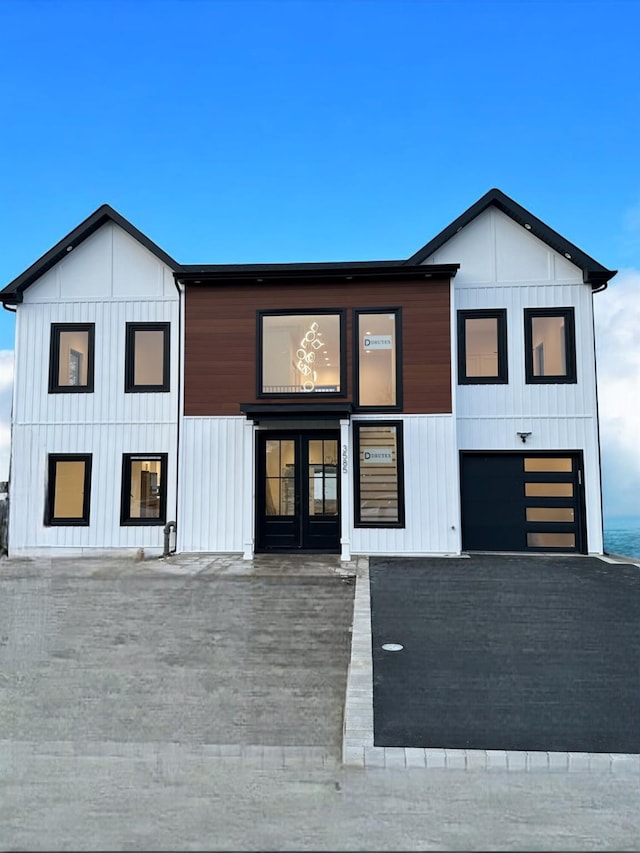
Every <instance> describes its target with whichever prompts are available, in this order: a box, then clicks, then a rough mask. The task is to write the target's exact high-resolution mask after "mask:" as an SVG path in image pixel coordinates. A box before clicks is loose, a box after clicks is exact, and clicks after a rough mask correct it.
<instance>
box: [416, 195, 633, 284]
mask: <svg viewBox="0 0 640 853" xmlns="http://www.w3.org/2000/svg"><path fill="white" fill-rule="evenodd" d="M492 205H493V206H494V207H497V208H498V210H501V211H502V212H503V213H506V215H507V216H509V217H511V219H513V221H514V222H517V223H518V224H519V225H522V226H523V227H524V228H526V229H527V231H529V232H530V233H531V234H534V235H535V236H536V237H538V238H539V239H540V240H542V242H543V243H546V244H547V246H549V247H550V248H552V249H554V251H556V252H559V254H561V255H563V256H564V257H565V258H567V260H569V261H570V262H571V263H573V264H575V265H576V266H577V267H579V268H580V269H581V270H582V277H583V281H584V282H585V284H590V285H591V286H592V287H593V289H594V290H604V289H605V287H606V286H607V282H608V281H609V279H611V278H613V276H614V275H615V274H616V272H617V270H608V269H607V268H606V267H603V266H602V264H599V263H598V262H597V261H596V260H594V259H593V258H592V257H590V256H589V255H587V254H586V252H583V251H582V249H579V248H578V247H577V246H574V244H573V243H570V242H569V240H566V239H565V238H564V237H563V236H562V235H561V234H558V232H557V231H554V230H553V228H549V226H548V225H545V223H544V222H542V220H540V219H538V218H537V217H536V216H534V215H533V214H532V213H529V211H528V210H525V208H524V207H521V205H519V204H518V203H517V202H515V201H514V200H513V199H512V198H509V196H508V195H505V194H504V193H503V192H502V191H501V190H499V189H495V188H494V189H492V190H489V192H488V193H485V194H484V195H483V196H482V198H480V199H478V201H477V202H476V203H475V204H472V205H471V207H470V208H469V209H468V210H465V212H464V213H463V214H461V215H460V216H459V217H458V218H457V219H455V220H454V221H453V222H452V223H451V225H447V227H446V228H445V229H444V230H443V231H441V232H440V233H439V234H437V235H436V236H435V237H434V238H433V239H432V240H429V242H428V243H427V244H426V245H424V246H423V247H422V248H421V249H419V250H418V251H417V252H416V253H415V254H414V255H412V256H411V257H410V258H409V259H408V260H407V262H406V263H407V264H421V263H423V262H424V261H425V260H426V259H427V258H428V257H429V256H430V255H432V254H433V253H434V252H437V250H438V249H439V248H440V247H441V246H443V245H444V244H445V243H446V242H447V241H448V240H450V239H451V238H452V237H454V236H455V235H456V234H457V233H458V231H460V230H461V229H462V228H464V227H465V225H468V224H469V223H470V222H471V221H472V220H474V219H475V218H476V217H477V216H479V215H480V214H481V213H482V212H483V211H484V210H486V209H487V208H488V207H491V206H492Z"/></svg>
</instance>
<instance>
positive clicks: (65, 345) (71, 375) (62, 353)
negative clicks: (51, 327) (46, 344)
mask: <svg viewBox="0 0 640 853" xmlns="http://www.w3.org/2000/svg"><path fill="white" fill-rule="evenodd" d="M59 344H60V346H59V350H58V353H59V354H58V385H60V386H62V387H67V386H75V385H78V386H83V385H86V384H87V366H88V361H89V332H87V331H80V330H77V331H61V332H60V340H59Z"/></svg>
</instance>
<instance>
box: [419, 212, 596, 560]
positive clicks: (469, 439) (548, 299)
mask: <svg viewBox="0 0 640 853" xmlns="http://www.w3.org/2000/svg"><path fill="white" fill-rule="evenodd" d="M450 262H456V263H460V264H461V266H460V270H459V272H458V274H457V275H456V277H455V279H454V302H453V310H454V311H457V310H473V309H483V308H505V309H506V311H507V357H508V370H509V381H508V384H496V385H457V387H456V420H457V444H458V449H459V450H463V451H464V450H495V451H500V450H501V451H505V450H511V451H519V452H524V451H525V450H531V451H533V452H541V451H545V450H582V451H583V453H584V459H585V471H584V482H585V500H586V510H587V536H588V550H589V552H590V553H602V548H603V543H602V515H601V497H600V467H599V450H598V423H597V404H596V372H595V353H594V337H593V301H592V300H593V298H594V297H593V294H592V291H591V287H590V285H586V284H584V283H583V280H582V270H581V269H579V268H578V267H577V266H575V265H574V264H572V263H571V262H570V260H568V259H566V258H565V257H563V256H562V255H560V254H559V253H558V252H555V251H554V250H553V249H551V248H550V247H549V246H547V245H546V243H544V242H542V241H541V240H539V239H538V238H537V237H535V236H533V235H532V234H530V233H529V232H528V231H527V230H526V229H525V228H524V227H523V226H521V225H518V224H517V223H515V222H514V221H513V220H512V219H510V218H509V217H508V216H507V215H506V214H504V213H502V212H501V211H500V210H497V209H496V208H489V209H488V210H486V211H484V212H483V213H482V214H480V216H478V217H477V218H476V219H474V220H473V221H472V222H471V223H469V224H468V225H467V226H465V228H463V229H462V231H460V232H459V233H458V234H456V235H455V236H454V237H452V238H451V239H450V240H449V241H448V242H447V243H446V244H445V245H444V246H442V247H441V248H440V249H439V250H438V251H437V252H436V253H435V254H434V255H432V256H431V257H430V258H428V259H427V261H426V263H450ZM596 298H602V297H596ZM567 307H572V308H574V314H575V334H576V368H577V382H576V383H574V384H572V383H567V384H557V385H555V384H541V385H535V384H529V385H528V384H527V383H526V380H525V343H524V309H525V308H567ZM454 327H455V324H454ZM454 369H455V364H454ZM518 432H530V433H531V436H530V437H529V438H528V439H527V442H526V446H525V445H523V443H522V441H521V439H520V438H519V436H518V435H517V433H518Z"/></svg>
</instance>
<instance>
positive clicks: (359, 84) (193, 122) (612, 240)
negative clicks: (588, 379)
mask: <svg viewBox="0 0 640 853" xmlns="http://www.w3.org/2000/svg"><path fill="white" fill-rule="evenodd" d="M639 31H640V3H639V2H636V0H607V2H588V0H587V2H583V0H564V2H550V0H535V2H526V0H505V2H491V0H484V2H483V0H475V2H467V0H448V2H431V0H413V2H402V0H394V2H386V0H378V2H376V1H375V0H355V2H349V0H341V2H329V1H328V0H307V1H306V2H305V0H280V2H270V0H235V2H220V0H208V2H206V0H200V2H192V0H180V2H169V0H167V2H145V0H136V2H131V0H128V2H118V0H112V1H111V2H99V0H83V2H64V0H48V1H47V0H40V2H29V0H21V2H13V1H12V0H3V2H1V3H0V81H1V82H0V97H1V104H2V119H3V133H2V134H1V135H0V188H1V190H2V198H3V201H4V204H2V205H1V206H0V225H1V227H0V234H1V235H2V237H1V242H0V271H1V273H2V275H1V276H0V280H1V281H2V284H3V285H4V284H6V283H8V282H9V281H10V280H12V279H13V278H14V277H15V276H16V275H18V274H19V273H20V272H22V270H23V269H25V268H26V267H27V266H29V265H30V264H31V263H32V262H33V261H34V260H36V259H37V258H38V257H39V256H40V255H41V254H42V253H43V252H45V251H46V250H47V249H48V248H50V247H51V246H52V245H53V244H54V243H56V242H57V241H58V240H59V239H60V238H61V237H62V236H64V234H66V233H67V232H68V231H70V230H71V229H72V228H74V227H75V226H76V225H77V224H78V223H79V222H80V221H81V220H82V219H84V218H85V217H86V216H87V215H88V214H89V213H91V212H92V211H93V210H94V209H95V208H96V207H98V206H99V205H100V204H102V203H103V202H108V203H109V204H111V205H113V206H114V207H115V208H116V209H117V210H118V211H119V212H120V213H122V214H123V215H124V216H126V217H127V218H128V219H129V220H131V221H132V222H133V223H134V224H135V225H136V226H137V227H139V228H140V229H141V230H142V231H143V232H144V233H145V234H147V235H148V236H149V237H150V238H151V239H152V240H154V241H155V242H157V243H158V244H159V245H160V246H162V248H164V249H165V250H166V251H167V252H168V253H169V254H171V255H173V256H174V257H175V258H176V259H177V260H179V261H182V262H184V263H196V262H202V263H218V262H219V263H224V262H251V261H265V262H269V261H305V260H342V259H345V260H346V259H350V260H357V259H375V258H401V257H407V256H409V255H410V254H412V253H413V252H414V251H415V250H416V249H417V248H418V247H419V246H421V245H422V244H424V243H425V242H426V241H427V240H428V239H430V238H431V237H432V236H433V235H434V234H435V233H437V232H438V231H439V230H440V229H441V228H443V227H444V226H445V225H447V224H448V223H449V222H450V221H451V220H452V219H454V218H455V217H456V216H457V215H459V214H460V213H461V212H462V211H463V210H464V209H466V208H467V207H468V206H469V205H470V204H472V203H473V202H474V201H475V200H476V199H477V198H478V197H479V196H481V195H482V194H483V193H484V192H486V191H487V190H488V189H489V188H491V187H493V186H497V187H499V188H501V189H502V190H503V191H504V192H506V193H507V194H508V195H510V196H512V197H513V198H514V199H516V201H518V202H519V203H520V204H522V205H524V206H525V207H526V208H528V209H529V210H531V211H532V213H534V214H535V215H536V216H538V217H539V218H541V219H542V220H544V221H545V222H547V223H548V224H549V225H551V226H552V227H553V228H555V229H556V230H558V231H560V233H562V234H563V235H564V236H566V237H567V238H568V239H570V240H571V241H572V242H574V243H576V244H577V245H578V246H580V247H581V248H583V249H584V250H585V251H587V252H588V253H589V254H591V255H592V256H594V257H595V258H596V259H597V260H599V261H600V262H601V263H602V264H604V265H605V266H608V267H612V268H615V269H619V270H621V273H620V275H619V276H618V277H617V278H616V279H614V281H613V283H612V284H611V285H610V288H609V290H608V291H607V292H606V293H605V294H601V295H600V296H599V297H597V299H599V300H601V301H602V303H604V302H605V300H608V304H607V306H606V308H602V309H601V310H602V312H603V313H602V317H601V318H600V319H599V323H600V324H601V328H602V331H601V332H600V337H601V343H600V347H601V350H602V359H601V360H602V370H604V376H603V374H602V371H601V375H600V379H601V391H602V394H604V397H605V401H606V405H607V415H606V417H604V416H603V445H605V508H606V510H607V511H608V512H609V513H616V514H620V513H626V514H632V513H636V512H637V513H638V514H640V508H639V507H638V502H637V498H636V497H635V496H636V495H637V494H640V450H638V449H637V447H636V444H635V440H634V432H635V431H637V430H636V429H635V427H634V423H637V422H638V418H640V411H639V410H638V408H637V406H638V403H637V402H635V400H636V399H637V398H638V397H640V394H638V391H640V355H638V352H639V350H640V343H638V342H637V338H636V337H635V329H637V328H638V326H639V324H640V303H639V301H638V293H639V292H640V156H639V151H640V71H639V68H640V65H639V63H638V58H637V57H638V41H637V39H638V32H639ZM624 324H626V325H624ZM623 326H624V328H628V330H629V346H630V347H631V350H632V356H631V358H630V359H627V361H629V362H630V364H627V362H625V364H626V367H625V370H623V371H622V374H623V375H622V382H623V384H622V386H620V385H619V383H620V381H621V371H620V364H619V357H618V356H619V352H618V350H619V347H618V345H617V344H616V340H617V338H618V337H619V336H620V333H621V329H622V331H623V332H624V328H623ZM603 336H604V337H603ZM12 347H13V325H12V318H11V316H10V315H9V314H8V313H6V312H3V311H2V312H0V350H3V351H6V352H9V351H10V350H11V349H12ZM636 355H637V356H638V357H637V359H636ZM8 359H9V356H7V357H6V358H5V362H0V369H2V367H3V365H7V364H8V363H9V361H8ZM607 365H609V366H607ZM609 369H610V370H611V372H612V373H611V381H609V378H608V373H607V371H608V370H609ZM7 370H8V368H7ZM5 372H6V371H5ZM2 381H3V380H2V375H1V373H0V391H1V390H2V387H4V388H5V392H6V387H7V381H5V382H4V386H2ZM8 381H10V380H8ZM603 383H604V385H603ZM616 383H618V384H617V385H616ZM625 383H626V384H625ZM614 386H615V387H614ZM609 388H610V389H611V390H610V391H608V390H607V389H609ZM634 388H635V396H634ZM5 396H6V394H5ZM601 396H602V395H601ZM0 414H1V413H0ZM609 415H611V416H610V417H609ZM607 417H608V418H609V419H608V420H607ZM605 438H606V442H605ZM629 454H631V457H630V456H629ZM0 473H1V472H0Z"/></svg>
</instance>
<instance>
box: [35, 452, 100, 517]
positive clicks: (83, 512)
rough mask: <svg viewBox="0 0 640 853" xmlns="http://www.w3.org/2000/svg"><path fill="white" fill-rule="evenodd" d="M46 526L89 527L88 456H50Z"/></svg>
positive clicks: (89, 464)
mask: <svg viewBox="0 0 640 853" xmlns="http://www.w3.org/2000/svg"><path fill="white" fill-rule="evenodd" d="M48 473H49V481H48V487H47V505H46V509H45V522H44V523H45V525H47V526H54V525H60V526H63V525H76V526H83V525H84V526H86V525H88V524H89V501H90V496H91V454H86V455H81V456H80V455H71V454H55V455H51V456H49V472H48Z"/></svg>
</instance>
